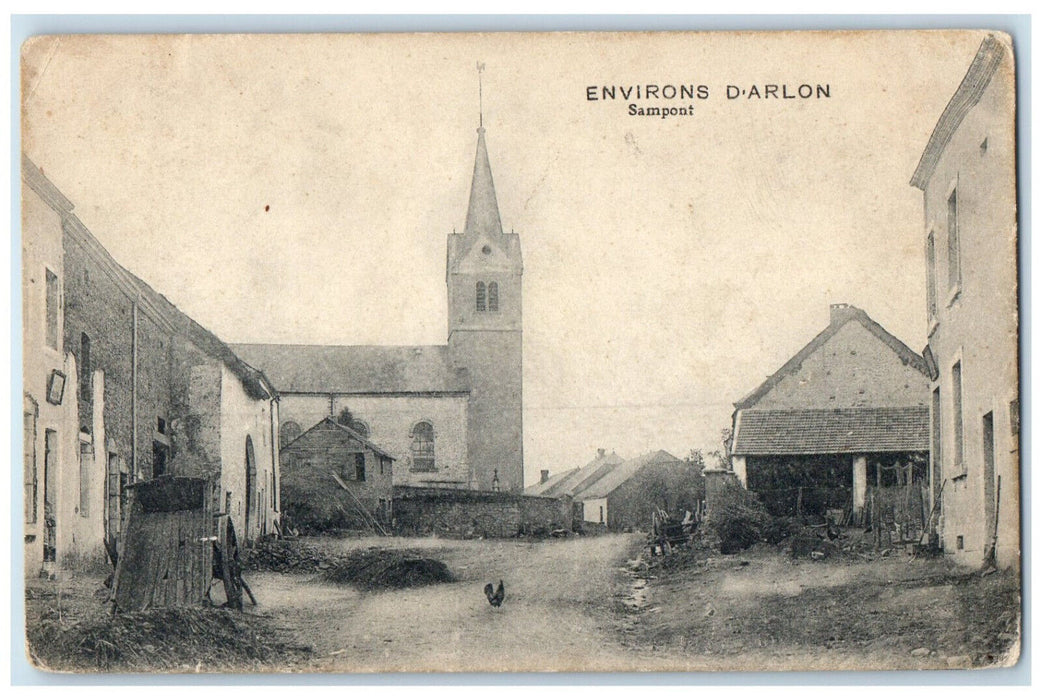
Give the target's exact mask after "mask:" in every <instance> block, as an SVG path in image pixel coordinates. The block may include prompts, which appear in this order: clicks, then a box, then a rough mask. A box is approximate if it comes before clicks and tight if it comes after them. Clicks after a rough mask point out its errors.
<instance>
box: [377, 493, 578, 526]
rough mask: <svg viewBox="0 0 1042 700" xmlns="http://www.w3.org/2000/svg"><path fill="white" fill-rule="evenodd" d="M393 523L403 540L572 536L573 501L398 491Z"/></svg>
mask: <svg viewBox="0 0 1042 700" xmlns="http://www.w3.org/2000/svg"><path fill="white" fill-rule="evenodd" d="M394 517H395V524H396V529H397V531H398V532H399V533H400V534H406V535H412V534H428V533H437V534H440V535H446V536H449V537H516V536H518V535H526V534H529V535H544V534H549V532H550V531H552V530H557V529H563V530H571V522H572V501H571V499H570V498H567V497H565V498H545V497H542V496H523V495H520V494H514V493H505V492H495V491H464V490H455V489H433V488H417V487H409V486H398V487H395V489H394Z"/></svg>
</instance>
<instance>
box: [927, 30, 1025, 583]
mask: <svg viewBox="0 0 1042 700" xmlns="http://www.w3.org/2000/svg"><path fill="white" fill-rule="evenodd" d="M1013 71H1014V66H1013V51H1012V47H1011V46H1010V45H1009V43H1008V41H1007V40H1006V39H1004V38H999V37H996V36H988V37H987V38H985V39H984V41H983V42H982V43H981V45H980V48H979V50H978V51H977V54H976V55H975V56H974V58H973V60H972V62H971V64H970V66H969V69H968V70H967V72H966V75H965V77H964V78H963V81H962V83H961V84H960V85H959V86H958V88H957V89H956V90H955V93H954V94H953V96H952V98H951V101H950V102H949V103H948V106H947V107H946V108H945V110H944V112H943V113H942V114H941V116H940V118H939V120H938V122H937V125H936V126H935V127H934V130H933V132H932V134H931V136H930V139H929V141H928V142H927V145H926V148H925V149H924V151H923V155H922V158H921V159H920V162H919V165H918V167H917V168H916V170H915V173H914V174H913V176H912V181H911V184H912V185H913V186H915V187H917V188H918V189H920V190H922V192H923V211H924V232H923V235H924V250H925V253H926V256H925V257H926V273H927V274H926V280H927V285H926V286H927V314H928V319H929V320H928V328H927V333H928V345H927V355H928V356H930V357H931V359H932V360H933V363H932V364H933V367H932V369H933V372H932V378H931V383H930V388H929V390H930V419H931V431H930V435H931V442H932V456H933V458H932V462H931V479H932V483H933V488H932V489H931V491H932V494H933V497H934V499H935V501H937V502H938V503H939V506H940V507H939V510H940V513H941V520H940V523H941V527H940V531H941V539H942V543H943V547H944V551H945V553H947V554H949V555H951V556H952V557H953V558H955V559H956V560H958V561H960V562H963V563H966V564H971V565H979V564H981V563H982V562H984V561H985V560H986V559H990V558H991V554H992V552H991V550H992V545H993V543H994V544H995V546H994V558H995V560H996V563H997V564H998V565H999V566H1002V567H1009V566H1013V565H1015V564H1017V563H1018V562H1019V559H1020V491H1019V485H1020V483H1019V482H1020V451H1019V447H1020V392H1019V386H1018V380H1019V373H1018V323H1019V318H1018V309H1017V218H1016V215H1017V208H1016V166H1015V163H1016V140H1015V133H1014V118H1013V115H1014V104H1015V94H1014V72H1013Z"/></svg>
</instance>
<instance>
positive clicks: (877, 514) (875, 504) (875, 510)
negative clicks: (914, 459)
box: [872, 464, 883, 551]
mask: <svg viewBox="0 0 1042 700" xmlns="http://www.w3.org/2000/svg"><path fill="white" fill-rule="evenodd" d="M882 486H883V470H882V469H880V468H879V465H878V464H877V465H876V491H875V493H874V494H873V495H872V527H874V528H875V530H876V551H879V545H880V543H881V542H882V539H883V524H882V523H881V522H880V520H881V514H882V507H881V506H880V505H879V492H880V489H881V488H882Z"/></svg>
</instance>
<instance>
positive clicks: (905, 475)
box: [731, 304, 930, 521]
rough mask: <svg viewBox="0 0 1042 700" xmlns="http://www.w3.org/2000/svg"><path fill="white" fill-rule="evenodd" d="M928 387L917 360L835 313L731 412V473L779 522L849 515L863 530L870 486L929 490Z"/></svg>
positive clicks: (879, 333) (844, 310)
mask: <svg viewBox="0 0 1042 700" xmlns="http://www.w3.org/2000/svg"><path fill="white" fill-rule="evenodd" d="M928 383H929V378H928V371H927V366H926V362H925V360H924V359H923V358H922V357H921V356H920V355H918V354H917V353H915V352H914V351H912V350H911V349H910V348H909V347H908V346H907V345H905V344H904V343H902V342H901V341H900V340H898V339H897V338H896V337H894V336H893V335H891V334H890V333H888V332H887V331H886V329H884V328H883V327H882V326H880V325H879V324H878V323H876V322H875V321H873V320H872V319H871V318H869V316H868V314H866V313H865V312H864V311H862V310H861V309H859V308H856V307H854V306H850V305H847V304H833V305H832V306H831V308H830V322H829V325H828V327H827V328H825V330H823V331H822V332H821V333H819V334H818V335H817V336H816V337H815V338H814V339H813V340H811V342H810V343H808V344H807V345H806V346H804V347H803V348H802V349H801V350H800V351H799V352H797V353H796V354H795V355H794V356H793V357H792V358H791V359H789V360H788V361H787V362H786V363H785V364H784V365H782V367H781V368H780V369H778V371H776V372H774V373H773V374H771V375H770V376H769V377H768V378H767V379H766V381H764V382H763V383H762V384H761V385H760V386H759V387H757V388H756V389H755V390H753V391H752V392H751V393H750V394H748V395H747V396H746V397H745V398H743V399H742V400H741V401H738V402H737V403H735V404H734V406H735V412H734V416H733V425H732V430H733V438H732V446H731V453H732V469H733V471H734V474H735V476H736V477H737V479H738V480H739V481H740V482H741V483H742V485H744V486H746V487H747V488H749V489H750V490H752V491H756V492H757V493H758V494H759V495H760V497H761V498H762V499H763V500H764V502H765V503H766V505H767V507H768V509H769V510H771V511H772V512H774V513H775V514H777V515H782V514H793V513H795V512H796V511H797V510H799V511H801V512H808V511H809V512H815V513H818V514H821V515H824V514H825V512H826V511H827V510H830V509H846V510H847V511H849V512H850V513H851V517H852V520H854V521H859V520H860V519H861V517H862V515H863V510H864V508H865V505H866V496H867V493H868V489H869V485H873V486H875V487H879V488H882V487H889V486H893V485H899V484H900V485H904V486H911V485H912V484H922V483H925V481H926V479H927V474H926V462H927V459H928V455H929V448H930V445H929V433H928V425H929V409H928V407H927V401H928V398H929V390H928ZM920 520H921V518H920Z"/></svg>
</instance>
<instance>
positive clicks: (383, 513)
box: [279, 416, 394, 532]
mask: <svg viewBox="0 0 1042 700" xmlns="http://www.w3.org/2000/svg"><path fill="white" fill-rule="evenodd" d="M279 459H280V460H281V463H282V511H283V516H284V517H285V518H286V519H287V521H288V523H287V524H290V525H292V526H293V527H296V528H300V529H302V530H306V531H310V532H322V531H331V530H342V529H364V530H369V529H377V530H378V529H380V528H384V529H387V528H389V527H390V525H391V519H392V502H391V499H392V483H393V470H392V465H393V462H394V459H393V458H392V457H391V456H390V455H389V454H388V453H387V452H385V451H384V450H383V449H381V448H379V447H377V446H376V445H374V444H373V443H371V442H370V441H369V440H367V439H366V438H364V437H363V436H362V435H360V434H359V433H357V432H355V431H354V430H352V429H351V428H349V427H347V426H344V425H341V424H339V423H337V422H336V421H335V420H334V419H333V418H331V417H329V416H327V417H326V418H323V419H322V420H320V421H319V422H318V423H316V424H315V425H313V426H312V427H311V428H309V429H308V430H306V431H304V432H303V433H302V434H301V435H299V436H298V437H297V438H296V439H294V440H292V441H291V442H289V443H287V444H286V445H284V446H283V447H282V449H281V452H280V455H279Z"/></svg>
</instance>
